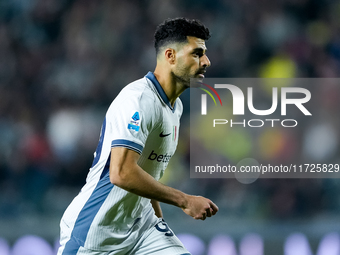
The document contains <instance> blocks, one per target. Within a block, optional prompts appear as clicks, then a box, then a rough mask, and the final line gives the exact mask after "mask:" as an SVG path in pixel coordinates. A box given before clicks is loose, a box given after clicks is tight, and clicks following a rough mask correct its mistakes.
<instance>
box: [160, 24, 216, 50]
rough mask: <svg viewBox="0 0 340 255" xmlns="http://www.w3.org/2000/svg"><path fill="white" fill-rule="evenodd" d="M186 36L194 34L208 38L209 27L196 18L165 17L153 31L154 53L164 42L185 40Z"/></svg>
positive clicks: (204, 38) (201, 37)
mask: <svg viewBox="0 0 340 255" xmlns="http://www.w3.org/2000/svg"><path fill="white" fill-rule="evenodd" d="M187 36H194V37H197V38H200V39H203V40H208V39H209V38H210V32H209V29H208V28H207V27H206V26H204V25H203V24H202V23H201V22H200V21H198V20H195V19H193V20H190V19H187V18H175V19H167V20H165V21H164V22H163V23H161V24H160V25H158V27H157V29H156V32H155V35H154V37H155V44H154V46H155V49H156V54H158V53H159V49H160V48H161V47H163V46H164V45H166V44H169V43H173V42H179V43H181V42H186V41H187Z"/></svg>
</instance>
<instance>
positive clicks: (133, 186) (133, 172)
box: [110, 147, 218, 220]
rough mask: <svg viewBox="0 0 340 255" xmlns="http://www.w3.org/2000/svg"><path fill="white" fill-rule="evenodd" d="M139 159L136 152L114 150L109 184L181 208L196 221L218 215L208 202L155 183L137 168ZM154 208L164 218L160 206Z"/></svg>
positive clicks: (124, 149) (215, 207)
mask: <svg viewBox="0 0 340 255" xmlns="http://www.w3.org/2000/svg"><path fill="white" fill-rule="evenodd" d="M139 157H140V156H139V154H138V153H137V152H135V151H132V150H129V149H126V148H120V147H115V148H112V149H111V162H110V181H111V182H112V183H113V184H114V185H116V186H118V187H120V188H122V189H125V190H127V191H129V192H131V193H134V194H136V195H139V196H142V197H146V198H150V199H152V200H156V201H159V202H163V203H167V204H172V205H175V206H178V207H180V208H181V209H182V210H183V211H184V212H185V213H186V214H188V215H190V216H191V217H193V218H194V219H202V220H204V219H205V218H206V217H211V216H212V215H214V214H215V213H216V212H217V211H218V207H217V206H216V205H215V204H214V203H213V202H212V201H211V200H209V199H207V198H204V197H201V196H191V195H187V194H185V193H183V192H181V191H179V190H177V189H174V188H171V187H168V186H166V185H164V184H162V183H160V182H158V181H156V180H155V179H154V178H153V177H152V176H151V175H150V174H148V173H147V172H145V171H144V170H143V169H142V168H141V167H140V166H139V165H138V164H137V162H138V159H139ZM153 207H154V209H155V213H156V215H157V216H158V217H162V211H161V209H160V206H159V203H155V204H153Z"/></svg>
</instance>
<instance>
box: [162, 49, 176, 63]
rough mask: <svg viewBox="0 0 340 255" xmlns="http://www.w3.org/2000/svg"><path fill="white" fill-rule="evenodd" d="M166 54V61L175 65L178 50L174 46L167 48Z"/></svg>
mask: <svg viewBox="0 0 340 255" xmlns="http://www.w3.org/2000/svg"><path fill="white" fill-rule="evenodd" d="M164 56H165V59H166V61H167V62H168V63H169V64H171V65H173V64H174V63H175V60H176V51H175V50H174V49H173V48H167V49H166V50H165V51H164Z"/></svg>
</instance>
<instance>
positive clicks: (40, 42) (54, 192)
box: [0, 0, 340, 219]
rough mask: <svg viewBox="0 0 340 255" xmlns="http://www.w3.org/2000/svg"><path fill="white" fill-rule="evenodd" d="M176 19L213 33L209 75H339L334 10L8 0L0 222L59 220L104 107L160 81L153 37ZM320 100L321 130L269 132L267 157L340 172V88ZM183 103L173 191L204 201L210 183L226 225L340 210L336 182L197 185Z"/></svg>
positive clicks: (3, 20) (260, 2)
mask: <svg viewBox="0 0 340 255" xmlns="http://www.w3.org/2000/svg"><path fill="white" fill-rule="evenodd" d="M178 16H184V17H188V18H197V19H199V20H201V21H202V22H203V23H204V24H205V25H207V26H208V27H209V28H210V30H211V32H212V37H211V39H210V40H209V41H207V43H206V44H207V47H208V51H207V54H208V57H209V58H210V61H211V63H212V66H211V67H210V68H209V70H208V72H207V74H208V76H209V77H261V78H271V77H283V78H298V77H311V78H330V77H332V78H336V77H338V74H339V71H340V3H339V1H336V0H278V1H271V0H256V1H254V0H239V1H232V0H215V1H205V0H187V1H180V0H162V1H159V0H126V1H121V0H97V1H93V0H30V1H24V0H4V1H0V217H11V216H15V215H18V214H20V213H23V212H25V213H27V212H32V213H43V214H48V213H51V214H53V213H57V214H58V215H61V213H62V212H63V211H64V210H65V208H66V206H67V205H68V203H69V202H70V199H72V197H73V196H74V195H75V194H77V192H78V191H79V189H80V188H81V186H82V185H83V184H84V183H85V178H86V174H87V172H88V169H89V167H90V166H91V163H92V159H93V152H94V151H95V148H96V145H97V142H98V138H99V131H100V126H101V122H102V121H103V119H104V115H105V111H106V109H107V108H108V106H109V104H110V103H111V101H112V100H113V99H114V98H115V96H116V95H117V94H118V92H119V91H120V90H121V89H122V88H123V87H124V86H125V85H126V84H128V83H129V82H131V81H134V80H135V79H138V78H140V77H142V76H144V75H145V74H146V73H147V72H148V71H153V69H154V67H155V61H156V60H155V51H154V48H153V33H154V31H155V28H156V26H157V25H158V24H159V23H161V22H162V21H163V20H164V19H166V18H169V17H178ZM314 94H315V95H318V96H319V97H320V99H318V100H317V101H316V102H317V105H313V110H314V112H315V115H316V116H318V118H319V119H321V120H323V121H322V123H321V122H320V123H321V124H320V123H319V124H318V125H314V124H313V123H305V126H306V127H305V128H304V129H303V131H304V132H303V133H301V134H299V133H297V134H294V136H289V135H288V136H286V134H285V133H284V132H283V131H282V132H281V131H279V132H281V133H275V134H273V133H270V132H269V131H268V132H267V133H266V134H265V135H264V137H263V140H262V143H263V147H264V148H272V147H270V146H271V142H272V141H273V140H275V139H281V140H280V141H282V143H281V147H279V149H277V150H275V151H272V150H269V151H268V153H267V154H266V156H267V157H269V159H273V160H275V159H276V160H282V159H283V160H284V159H285V157H288V156H287V155H291V154H294V153H296V152H297V151H299V152H301V155H302V156H303V157H304V159H306V160H310V159H314V160H319V161H322V163H340V159H339V138H340V123H339V121H340V119H339V115H338V109H340V100H339V99H340V85H333V86H325V87H322V86H320V87H313V88H312V95H314ZM182 100H183V102H184V105H185V108H186V109H185V112H184V114H183V124H182V127H181V131H180V140H179V148H178V152H177V153H176V155H175V157H174V159H173V160H172V161H173V162H171V163H170V165H169V169H168V170H167V174H166V175H165V178H164V182H166V183H168V184H169V185H171V186H173V187H176V188H180V189H182V190H184V191H187V192H192V193H195V194H197V193H198V191H197V187H198V186H197V185H200V186H199V187H200V190H199V193H200V195H205V196H209V197H211V198H212V199H213V200H214V201H215V202H216V203H217V204H219V205H220V206H221V207H222V208H224V209H225V211H226V212H227V214H226V216H227V215H228V213H229V214H234V215H244V216H249V217H255V216H256V217H259V218H264V217H269V218H274V219H275V218H289V217H309V216H315V215H320V214H322V213H337V212H339V211H340V201H339V199H338V198H337V197H336V196H334V194H337V193H338V192H339V191H340V188H339V186H340V185H339V181H338V180H337V179H282V180H274V179H273V180H272V179H267V180H258V181H256V182H255V183H253V184H251V185H244V184H241V183H239V182H238V181H236V180H230V179H228V180H224V179H204V180H199V179H190V178H189V167H188V165H189V146H188V143H189V135H188V134H189V125H188V119H189V107H188V106H189V103H188V102H189V94H188V93H187V92H185V93H184V94H183V96H182ZM314 112H313V113H314ZM275 148H277V147H275ZM267 159H268V158H267ZM309 163H312V162H309ZM63 197H65V200H63Z"/></svg>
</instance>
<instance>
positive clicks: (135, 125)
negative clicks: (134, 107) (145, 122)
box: [127, 112, 140, 132]
mask: <svg viewBox="0 0 340 255" xmlns="http://www.w3.org/2000/svg"><path fill="white" fill-rule="evenodd" d="M139 124H140V117H139V112H135V113H134V114H133V115H132V117H131V120H130V123H129V124H128V127H127V128H128V129H132V130H135V131H137V132H138V131H139V128H140V127H139Z"/></svg>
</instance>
